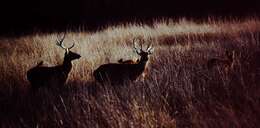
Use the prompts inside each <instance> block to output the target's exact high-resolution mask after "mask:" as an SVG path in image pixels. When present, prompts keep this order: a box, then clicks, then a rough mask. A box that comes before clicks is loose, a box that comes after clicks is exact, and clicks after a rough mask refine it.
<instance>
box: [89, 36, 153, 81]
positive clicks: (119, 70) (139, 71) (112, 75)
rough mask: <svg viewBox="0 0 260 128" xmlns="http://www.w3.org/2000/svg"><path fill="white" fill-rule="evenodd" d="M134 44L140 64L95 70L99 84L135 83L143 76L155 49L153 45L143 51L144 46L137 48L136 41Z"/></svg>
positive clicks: (111, 65)
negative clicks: (128, 81)
mask: <svg viewBox="0 0 260 128" xmlns="http://www.w3.org/2000/svg"><path fill="white" fill-rule="evenodd" d="M133 44H134V46H133V48H134V50H135V52H136V53H137V54H138V55H139V56H140V59H139V61H138V62H136V63H133V62H130V63H108V64H103V65H101V66H99V67H98V68H97V69H96V70H94V72H93V76H94V77H95V80H96V81H98V82H99V83H107V82H109V83H111V84H122V83H124V82H125V81H127V80H130V81H135V80H137V78H138V77H140V76H141V75H143V74H144V73H145V70H146V69H147V65H148V61H149V56H150V55H151V54H152V52H153V50H154V49H153V48H152V46H151V44H149V45H148V46H147V48H146V50H143V48H142V45H141V48H137V47H136V41H135V39H134V40H133Z"/></svg>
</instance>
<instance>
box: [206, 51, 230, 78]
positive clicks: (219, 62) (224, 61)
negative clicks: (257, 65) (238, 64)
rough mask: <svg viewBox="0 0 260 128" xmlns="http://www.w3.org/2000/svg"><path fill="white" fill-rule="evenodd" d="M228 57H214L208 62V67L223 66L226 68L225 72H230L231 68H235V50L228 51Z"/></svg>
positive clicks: (226, 53)
mask: <svg viewBox="0 0 260 128" xmlns="http://www.w3.org/2000/svg"><path fill="white" fill-rule="evenodd" d="M225 55H226V58H212V59H210V60H209V61H208V62H207V67H208V69H209V70H210V69H212V68H213V67H215V66H217V67H222V68H224V71H225V73H228V72H229V71H230V70H232V69H233V68H234V63H235V51H232V52H230V51H226V52H225Z"/></svg>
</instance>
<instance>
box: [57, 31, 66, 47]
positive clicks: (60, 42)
mask: <svg viewBox="0 0 260 128" xmlns="http://www.w3.org/2000/svg"><path fill="white" fill-rule="evenodd" d="M64 39H65V34H64V35H63V37H62V38H61V39H59V37H57V40H56V45H58V46H60V47H61V48H63V49H67V48H66V47H64V46H63V45H62V43H63V41H64Z"/></svg>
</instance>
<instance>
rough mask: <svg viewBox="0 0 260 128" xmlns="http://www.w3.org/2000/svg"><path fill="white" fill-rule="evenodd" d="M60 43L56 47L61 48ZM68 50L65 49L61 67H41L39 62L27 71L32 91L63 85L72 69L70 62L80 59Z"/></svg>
mask: <svg viewBox="0 0 260 128" xmlns="http://www.w3.org/2000/svg"><path fill="white" fill-rule="evenodd" d="M62 41H63V40H62ZM62 41H61V42H60V44H58V45H60V46H62ZM73 46H74V45H73ZM71 48H72V47H71ZM69 49H70V48H66V52H65V55H64V61H63V64H62V65H58V66H54V67H43V66H41V65H42V63H43V62H40V63H39V64H37V66H35V67H33V68H31V69H30V70H28V72H27V79H28V81H29V82H30V83H31V85H32V89H38V88H40V87H42V86H50V85H56V86H62V85H64V84H65V82H66V80H67V78H68V74H69V72H70V71H71V68H72V63H71V61H73V60H75V59H79V58H80V57H81V56H80V55H79V54H77V53H74V52H71V51H69Z"/></svg>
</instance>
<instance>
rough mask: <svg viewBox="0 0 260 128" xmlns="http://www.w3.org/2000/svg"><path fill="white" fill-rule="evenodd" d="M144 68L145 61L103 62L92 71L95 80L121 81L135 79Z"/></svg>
mask: <svg viewBox="0 0 260 128" xmlns="http://www.w3.org/2000/svg"><path fill="white" fill-rule="evenodd" d="M145 69H146V62H144V63H137V64H104V65H101V66H100V67H99V68H98V69H96V70H95V71H94V77H95V78H96V80H97V81H99V82H101V83H103V82H108V81H109V82H111V83H122V82H124V81H125V80H131V81H133V80H136V79H137V78H138V77H139V76H140V75H141V74H143V72H144V70H145Z"/></svg>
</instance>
